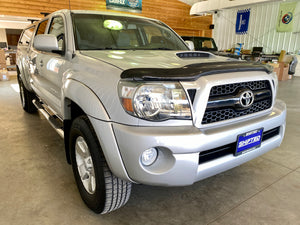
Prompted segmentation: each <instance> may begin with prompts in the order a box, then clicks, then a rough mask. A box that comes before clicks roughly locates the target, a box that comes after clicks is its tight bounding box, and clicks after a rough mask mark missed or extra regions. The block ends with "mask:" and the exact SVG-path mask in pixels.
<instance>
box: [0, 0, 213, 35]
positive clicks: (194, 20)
mask: <svg viewBox="0 0 300 225" xmlns="http://www.w3.org/2000/svg"><path fill="white" fill-rule="evenodd" d="M69 3H70V6H71V9H86V10H102V11H107V10H106V1H105V0H0V15H12V16H25V17H42V16H41V15H40V12H50V13H51V12H54V11H56V10H59V9H67V8H69ZM190 8H191V6H189V5H187V4H185V3H183V2H180V1H178V0H143V10H142V13H138V15H141V16H145V17H151V18H155V19H159V20H161V21H163V22H165V23H166V24H168V25H169V26H170V27H171V28H173V29H174V30H175V31H176V32H177V33H178V34H179V35H190V36H206V37H212V30H210V29H209V25H210V24H212V16H201V17H195V16H190V15H189V11H190Z"/></svg>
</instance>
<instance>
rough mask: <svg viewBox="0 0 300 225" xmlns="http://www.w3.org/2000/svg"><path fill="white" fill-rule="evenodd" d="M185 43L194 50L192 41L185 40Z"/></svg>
mask: <svg viewBox="0 0 300 225" xmlns="http://www.w3.org/2000/svg"><path fill="white" fill-rule="evenodd" d="M185 44H186V45H187V46H188V48H189V49H190V50H191V51H195V46H194V42H192V41H185Z"/></svg>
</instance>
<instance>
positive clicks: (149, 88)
mask: <svg viewBox="0 0 300 225" xmlns="http://www.w3.org/2000/svg"><path fill="white" fill-rule="evenodd" d="M119 97H120V101H121V103H122V106H123V108H124V109H125V111H126V112H127V113H129V114H131V115H133V116H137V117H139V118H142V119H146V120H152V121H162V120H167V119H191V117H192V116H191V109H190V104H189V101H188V99H187V96H186V94H185V92H184V90H183V88H182V87H181V85H180V84H179V83H177V82H176V83H169V82H163V83H136V82H127V81H121V82H120V83H119Z"/></svg>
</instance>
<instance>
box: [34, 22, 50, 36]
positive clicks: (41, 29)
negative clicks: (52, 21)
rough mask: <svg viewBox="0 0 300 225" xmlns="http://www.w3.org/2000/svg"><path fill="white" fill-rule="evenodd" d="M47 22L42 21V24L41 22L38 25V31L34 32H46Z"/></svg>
mask: <svg viewBox="0 0 300 225" xmlns="http://www.w3.org/2000/svg"><path fill="white" fill-rule="evenodd" d="M47 23H48V20H44V21H43V22H41V23H40V24H39V27H38V30H37V32H36V34H37V35H38V34H44V33H45V30H46V26H47Z"/></svg>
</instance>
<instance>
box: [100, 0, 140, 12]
mask: <svg viewBox="0 0 300 225" xmlns="http://www.w3.org/2000/svg"><path fill="white" fill-rule="evenodd" d="M106 8H107V9H113V10H120V11H129V12H142V0H106Z"/></svg>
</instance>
